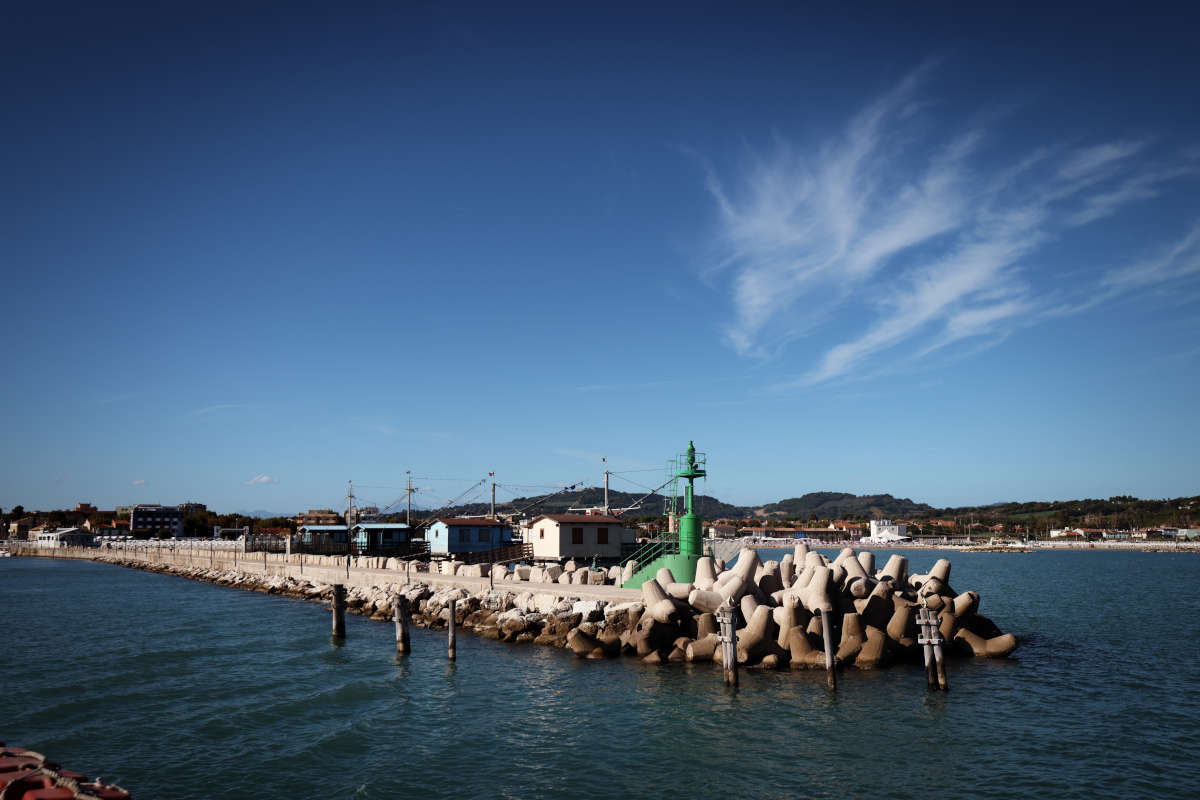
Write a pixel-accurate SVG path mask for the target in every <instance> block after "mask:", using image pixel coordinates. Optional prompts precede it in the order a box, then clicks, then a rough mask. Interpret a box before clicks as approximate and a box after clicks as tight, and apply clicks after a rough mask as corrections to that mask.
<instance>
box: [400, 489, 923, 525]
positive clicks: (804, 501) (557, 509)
mask: <svg viewBox="0 0 1200 800" xmlns="http://www.w3.org/2000/svg"><path fill="white" fill-rule="evenodd" d="M608 497H609V506H610V507H611V508H614V509H619V508H625V507H627V506H630V505H633V504H634V503H635V502H636V501H638V500H639V499H641V498H642V497H643V495H642V494H637V493H633V492H619V491H610V492H609V493H608ZM664 502H665V499H664V498H663V497H662V496H661V495H658V494H654V495H651V496H650V497H647V498H645V499H644V500H642V503H641V505H640V506H639V507H638V508H637V509H634V510H631V511H627V512H625V514H624V516H627V517H645V516H658V515H661V514H662V513H663V507H664ZM695 502H696V513H697V514H699V515H700V516H701V517H702V518H703V519H722V518H728V519H748V518H752V517H796V518H800V519H808V518H810V517H817V518H822V519H836V518H857V519H866V518H872V517H874V518H880V517H911V516H917V515H921V514H928V513H929V512H930V511H932V510H933V509H932V507H931V506H929V505H926V504H925V503H914V502H913V501H912V500H909V499H907V498H895V497H892V496H891V495H890V494H872V495H862V496H859V495H854V494H848V493H846V492H811V493H809V494H806V495H804V496H803V497H793V498H789V499H787V500H780V501H779V502H778V503H769V504H767V505H765V506H736V505H732V504H730V503H725V502H722V501H721V500H719V499H717V498H715V497H710V496H709V495H703V494H700V495H696V501H695ZM531 504H532V505H531ZM603 505H604V490H603V489H601V488H599V487H589V488H587V489H583V490H581V491H579V492H574V493H572V494H563V495H557V496H555V497H551V498H548V499H545V500H542V501H540V502H539V501H537V498H531V497H520V498H517V499H516V500H513V501H512V502H508V503H503V504H501V503H497V504H496V510H497V511H498V512H502V513H509V512H512V511H515V510H517V509H521V508H525V507H527V506H530V507H529V508H528V510H527V512H526V513H527V514H530V515H537V514H555V513H562V512H564V511H566V510H567V509H568V508H588V507H599V506H603ZM489 508H490V506H489V505H488V504H487V503H467V504H465V505H461V506H455V507H453V508H450V509H446V510H444V511H442V512H440V514H439V515H440V516H447V515H450V514H466V515H471V516H474V515H478V514H486V513H488V510H489ZM429 513H432V512H423V516H427V515H428V514H429Z"/></svg>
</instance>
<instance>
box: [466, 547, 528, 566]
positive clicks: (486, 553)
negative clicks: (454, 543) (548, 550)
mask: <svg viewBox="0 0 1200 800" xmlns="http://www.w3.org/2000/svg"><path fill="white" fill-rule="evenodd" d="M448 557H449V558H452V559H454V560H455V561H461V562H462V563H464V564H494V563H496V562H497V561H521V560H526V559H532V558H533V545H532V544H513V545H508V546H506V547H496V548H493V549H491V550H481V551H479V552H477V553H451V554H450V555H449V556H448Z"/></svg>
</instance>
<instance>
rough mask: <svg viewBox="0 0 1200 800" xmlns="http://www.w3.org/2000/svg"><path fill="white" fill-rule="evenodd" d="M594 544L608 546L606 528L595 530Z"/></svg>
mask: <svg viewBox="0 0 1200 800" xmlns="http://www.w3.org/2000/svg"><path fill="white" fill-rule="evenodd" d="M596 544H608V528H597V529H596Z"/></svg>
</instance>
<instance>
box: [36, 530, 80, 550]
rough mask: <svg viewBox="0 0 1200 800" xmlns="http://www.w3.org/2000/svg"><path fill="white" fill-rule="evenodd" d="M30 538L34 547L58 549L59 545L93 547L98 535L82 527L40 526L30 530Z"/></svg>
mask: <svg viewBox="0 0 1200 800" xmlns="http://www.w3.org/2000/svg"><path fill="white" fill-rule="evenodd" d="M29 538H30V541H31V543H32V544H33V546H34V547H41V548H47V549H56V548H59V547H91V546H92V545H94V544H95V543H96V537H95V536H94V535H93V534H92V533H91V532H90V531H85V530H83V529H82V528H58V529H57V530H50V529H49V528H38V529H36V530H34V531H30V533H29Z"/></svg>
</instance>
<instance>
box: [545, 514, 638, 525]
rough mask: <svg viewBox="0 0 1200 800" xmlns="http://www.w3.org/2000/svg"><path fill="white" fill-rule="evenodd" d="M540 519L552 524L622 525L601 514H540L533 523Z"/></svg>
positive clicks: (615, 519) (618, 521) (616, 520)
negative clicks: (588, 523) (549, 521)
mask: <svg viewBox="0 0 1200 800" xmlns="http://www.w3.org/2000/svg"><path fill="white" fill-rule="evenodd" d="M541 519H548V520H551V521H552V522H590V523H593V524H594V523H601V522H602V523H604V524H606V525H623V524H624V523H623V522H621V520H619V519H617V518H616V517H606V516H604V515H603V514H542V515H541V516H540V517H535V518H534V520H533V521H534V522H537V521H538V520H541Z"/></svg>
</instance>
